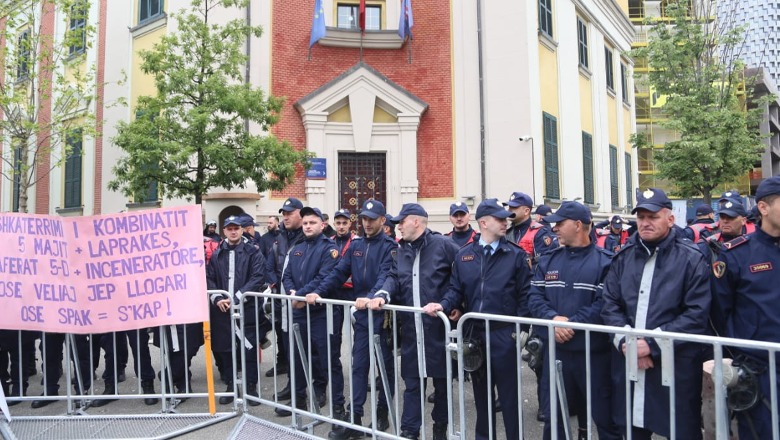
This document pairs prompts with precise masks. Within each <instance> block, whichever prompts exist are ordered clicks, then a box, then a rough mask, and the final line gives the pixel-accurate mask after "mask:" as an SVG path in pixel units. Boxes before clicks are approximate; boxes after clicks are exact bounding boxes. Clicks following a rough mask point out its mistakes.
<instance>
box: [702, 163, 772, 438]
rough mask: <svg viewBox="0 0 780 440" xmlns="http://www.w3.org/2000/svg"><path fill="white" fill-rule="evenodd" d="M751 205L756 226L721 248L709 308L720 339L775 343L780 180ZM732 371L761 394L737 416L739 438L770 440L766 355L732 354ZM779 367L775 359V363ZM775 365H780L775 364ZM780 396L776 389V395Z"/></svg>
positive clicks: (762, 186)
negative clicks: (745, 375) (715, 313)
mask: <svg viewBox="0 0 780 440" xmlns="http://www.w3.org/2000/svg"><path fill="white" fill-rule="evenodd" d="M756 201H757V206H758V210H759V212H760V213H761V226H760V228H759V229H757V230H756V232H754V233H753V234H750V235H743V236H740V237H738V238H736V239H734V240H732V241H729V242H726V243H724V249H723V252H721V254H720V258H719V259H718V261H717V262H716V263H715V264H713V267H712V269H713V273H714V275H715V278H714V282H713V288H714V294H715V301H714V302H713V307H714V308H715V309H717V310H718V312H719V313H718V315H720V316H721V317H722V318H723V321H721V322H719V323H716V325H717V326H718V327H719V330H720V332H721V335H723V336H727V337H730V338H738V339H748V340H754V341H767V342H774V343H777V342H780V315H778V314H777V313H776V310H777V304H778V302H780V290H778V288H777V283H778V279H780V277H778V275H777V271H778V270H780V176H773V177H770V178H768V179H766V180H764V181H763V182H761V184H760V185H759V186H758V189H757V190H756ZM731 351H732V353H733V354H734V365H735V366H736V365H739V366H740V368H741V369H743V371H750V374H751V375H752V376H753V377H754V378H755V379H756V380H757V382H758V389H759V390H760V393H759V395H758V399H757V401H756V402H755V404H754V405H753V406H752V407H750V408H748V409H746V410H745V408H742V409H743V411H740V412H737V422H738V426H739V438H740V439H743V440H746V439H751V440H752V439H765V438H772V412H771V409H770V404H769V400H770V398H771V386H770V376H771V375H777V372H776V371H774V372H773V371H770V369H769V359H768V357H767V352H766V351H758V350H756V351H753V350H747V349H742V348H731ZM777 360H778V362H780V357H778V359H777ZM777 365H780V363H778V364H777ZM776 392H778V393H780V389H778V390H776Z"/></svg>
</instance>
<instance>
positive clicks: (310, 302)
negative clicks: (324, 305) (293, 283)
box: [306, 292, 320, 306]
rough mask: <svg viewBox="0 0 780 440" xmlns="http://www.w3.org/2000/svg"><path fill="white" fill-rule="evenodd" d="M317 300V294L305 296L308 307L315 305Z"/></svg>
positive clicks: (318, 296) (318, 295) (318, 297)
mask: <svg viewBox="0 0 780 440" xmlns="http://www.w3.org/2000/svg"><path fill="white" fill-rule="evenodd" d="M318 299H320V294H319V293H317V292H312V293H309V294H307V295H306V303H307V304H308V305H310V306H313V305H314V304H316V303H317V300H318Z"/></svg>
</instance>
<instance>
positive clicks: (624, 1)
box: [617, 0, 628, 15]
mask: <svg viewBox="0 0 780 440" xmlns="http://www.w3.org/2000/svg"><path fill="white" fill-rule="evenodd" d="M617 4H618V6H620V9H622V10H623V12H625V13H626V15H628V0H617Z"/></svg>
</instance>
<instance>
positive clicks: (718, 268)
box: [712, 261, 726, 278]
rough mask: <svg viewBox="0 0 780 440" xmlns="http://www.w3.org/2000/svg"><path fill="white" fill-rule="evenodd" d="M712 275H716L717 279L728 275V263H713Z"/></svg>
mask: <svg viewBox="0 0 780 440" xmlns="http://www.w3.org/2000/svg"><path fill="white" fill-rule="evenodd" d="M712 273H713V274H715V278H722V277H723V275H725V274H726V262H725V261H716V262H714V263H712Z"/></svg>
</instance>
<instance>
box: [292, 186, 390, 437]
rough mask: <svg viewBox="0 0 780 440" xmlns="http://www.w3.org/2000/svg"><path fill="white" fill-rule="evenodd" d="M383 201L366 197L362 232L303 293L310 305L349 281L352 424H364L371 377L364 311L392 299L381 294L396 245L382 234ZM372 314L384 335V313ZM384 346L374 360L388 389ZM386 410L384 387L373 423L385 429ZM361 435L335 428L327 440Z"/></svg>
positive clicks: (339, 410)
mask: <svg viewBox="0 0 780 440" xmlns="http://www.w3.org/2000/svg"><path fill="white" fill-rule="evenodd" d="M385 216H386V211H385V206H384V205H383V204H382V202H380V201H378V200H373V199H372V200H366V201H365V202H364V203H363V206H362V209H361V210H360V222H361V223H362V226H363V230H364V231H365V237H355V238H353V239H352V243H351V244H350V247H349V250H348V251H347V252H346V253H344V255H343V256H342V257H341V260H339V262H338V264H337V265H336V267H335V268H334V269H333V271H332V273H331V274H330V275H329V276H328V277H327V278H325V280H323V281H322V283H321V284H320V285H319V287H317V289H315V291H314V292H312V293H310V294H309V295H307V301H308V302H309V304H313V303H314V302H315V301H316V300H317V298H318V297H319V296H320V294H323V295H324V294H326V292H332V291H334V290H336V289H339V287H340V286H343V283H344V282H346V281H347V280H349V279H351V280H352V297H350V298H346V299H347V300H349V301H355V310H354V311H353V312H352V315H353V318H354V319H353V328H354V333H353V337H354V343H353V345H352V402H351V403H350V406H351V408H352V414H353V416H354V418H353V423H354V424H356V425H361V424H362V418H363V415H364V412H363V405H364V404H365V403H366V395H367V391H368V388H367V386H368V381H369V380H368V378H369V376H370V374H369V373H370V372H369V369H370V357H369V350H371V347H372V346H373V340H372V337H371V333H370V332H369V319H368V316H369V315H368V311H367V310H366V309H371V310H374V311H378V310H379V309H380V308H381V307H382V305H384V304H387V303H389V302H390V297H389V295H387V294H386V293H379V290H380V289H381V287H382V285H383V284H384V282H385V279H386V278H387V276H388V274H389V273H390V270H391V268H392V266H393V258H394V256H395V253H396V250H397V248H398V245H397V244H396V242H395V240H393V239H392V238H391V237H389V236H388V235H385V233H384V231H383V226H384V224H385V220H386V219H385ZM372 316H373V323H372V324H373V331H374V333H373V334H376V335H379V336H380V339H382V340H385V339H386V338H387V329H385V328H384V326H383V323H384V313H377V312H374V313H373V314H372ZM380 345H381V347H382V350H383V352H382V356H383V359H381V360H377V362H384V363H385V367H386V368H387V371H388V377H389V378H390V379H391V382H390V392H391V393H392V391H393V388H394V385H393V381H392V379H394V377H395V368H394V365H395V362H394V360H395V358H394V356H393V353H392V352H391V351H390V349H389V347H388V346H387V344H380ZM387 415H388V409H387V403H386V397H385V393H384V391H383V390H380V393H379V398H378V402H377V426H376V429H377V430H380V431H384V430H386V429H387V428H388V427H389V422H388V418H387ZM334 416H335V417H336V418H338V419H339V420H347V415H346V413H345V412H344V409H343V408H338V407H334ZM363 436H364V434H363V432H362V431H358V430H355V429H349V428H344V427H341V426H337V427H334V429H333V431H331V433H330V435H329V437H330V438H331V439H336V440H343V439H355V438H362V437H363Z"/></svg>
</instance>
